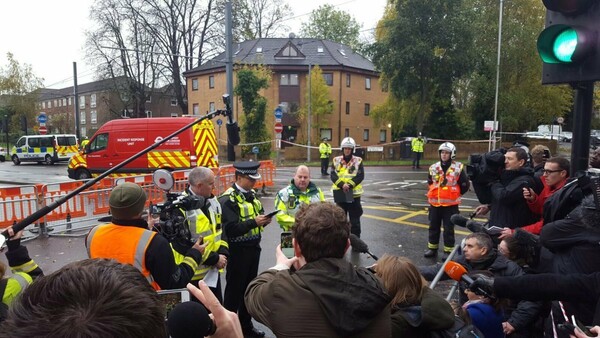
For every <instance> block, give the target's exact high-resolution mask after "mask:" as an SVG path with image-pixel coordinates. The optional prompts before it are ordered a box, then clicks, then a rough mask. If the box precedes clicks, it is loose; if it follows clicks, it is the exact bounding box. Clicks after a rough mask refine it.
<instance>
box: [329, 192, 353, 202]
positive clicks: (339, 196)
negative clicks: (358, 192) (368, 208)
mask: <svg viewBox="0 0 600 338" xmlns="http://www.w3.org/2000/svg"><path fill="white" fill-rule="evenodd" d="M333 201H334V202H335V203H352V202H354V196H353V195H352V189H349V190H348V191H347V192H344V190H342V189H338V190H334V191H333Z"/></svg>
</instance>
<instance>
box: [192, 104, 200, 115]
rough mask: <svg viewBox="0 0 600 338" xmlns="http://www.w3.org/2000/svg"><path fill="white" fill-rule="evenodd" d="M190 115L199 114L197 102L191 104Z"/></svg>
mask: <svg viewBox="0 0 600 338" xmlns="http://www.w3.org/2000/svg"><path fill="white" fill-rule="evenodd" d="M192 115H200V106H199V105H198V104H197V103H194V104H193V105H192Z"/></svg>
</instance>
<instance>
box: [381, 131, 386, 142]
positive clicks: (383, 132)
mask: <svg viewBox="0 0 600 338" xmlns="http://www.w3.org/2000/svg"><path fill="white" fill-rule="evenodd" d="M386 140H387V130H385V129H381V130H379V142H385V141H386Z"/></svg>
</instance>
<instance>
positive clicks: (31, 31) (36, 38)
mask: <svg viewBox="0 0 600 338" xmlns="http://www.w3.org/2000/svg"><path fill="white" fill-rule="evenodd" d="M92 3H93V0H51V1H48V0H46V1H44V0H7V1H1V2H0V67H5V66H6V53H8V52H11V53H13V54H14V57H15V59H16V60H17V61H18V62H19V63H21V64H29V65H31V67H32V68H33V72H34V73H35V74H36V75H37V76H38V77H42V78H44V85H45V86H46V87H50V88H64V87H69V86H71V85H73V62H74V61H75V62H77V68H78V82H79V83H87V82H91V81H93V80H94V77H93V76H94V73H93V71H92V70H91V68H90V67H89V66H88V65H87V64H86V63H85V61H84V53H83V45H84V42H85V38H84V30H86V29H89V27H90V21H89V19H88V17H89V8H90V6H91V4H92ZM288 3H290V5H291V6H292V10H293V12H294V17H293V18H292V19H290V20H289V21H286V25H288V26H290V27H291V31H292V32H294V33H296V34H297V35H298V32H299V31H300V25H301V22H302V21H305V20H308V17H309V15H308V14H310V12H311V11H312V10H313V9H316V8H317V7H319V6H320V5H322V4H331V5H334V6H336V8H337V9H340V10H344V11H346V12H348V13H350V14H351V15H352V16H354V18H355V19H356V20H357V21H358V22H359V23H361V24H362V30H363V32H362V33H361V35H362V36H364V37H367V36H371V34H372V31H371V30H369V29H370V28H373V27H375V24H376V23H377V21H378V20H379V19H380V18H381V16H382V15H383V9H384V7H385V4H386V0H291V1H288Z"/></svg>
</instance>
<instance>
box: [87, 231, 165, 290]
mask: <svg viewBox="0 0 600 338" xmlns="http://www.w3.org/2000/svg"><path fill="white" fill-rule="evenodd" d="M155 235H156V232H154V231H150V230H148V229H143V228H138V227H132V226H122V225H116V224H112V223H110V224H101V225H97V226H95V227H94V228H93V229H92V230H91V231H90V233H89V235H88V236H87V239H86V242H87V251H88V257H90V258H109V259H114V260H116V261H117V262H119V263H123V264H130V265H133V266H134V267H135V268H136V269H138V270H140V271H141V272H142V275H144V277H146V279H147V280H148V282H149V283H150V284H151V285H152V287H153V288H154V289H155V290H160V286H158V283H156V282H155V281H154V279H153V278H152V275H151V274H150V271H149V270H148V269H147V268H146V262H145V257H146V249H147V248H148V245H149V244H150V241H152V238H154V236H155Z"/></svg>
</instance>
